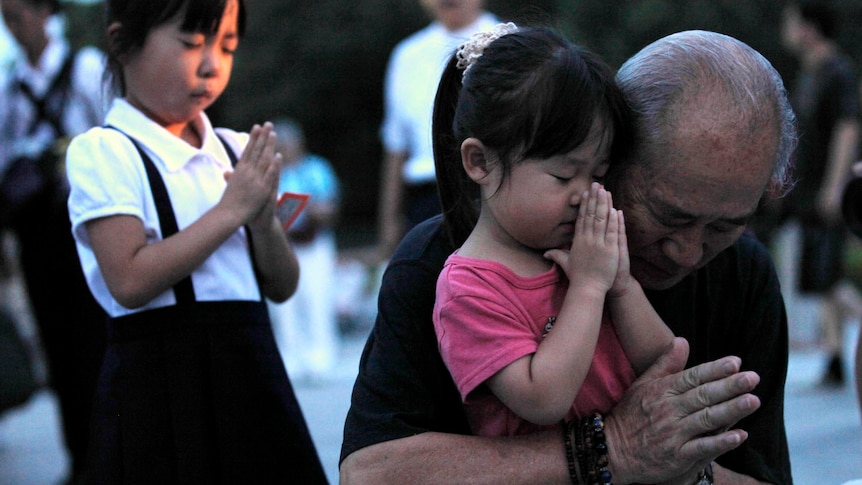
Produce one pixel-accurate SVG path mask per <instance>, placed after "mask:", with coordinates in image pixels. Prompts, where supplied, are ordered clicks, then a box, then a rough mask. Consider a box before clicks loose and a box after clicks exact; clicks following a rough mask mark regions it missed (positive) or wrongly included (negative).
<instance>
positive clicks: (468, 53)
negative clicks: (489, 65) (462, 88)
mask: <svg viewBox="0 0 862 485" xmlns="http://www.w3.org/2000/svg"><path fill="white" fill-rule="evenodd" d="M517 31H518V26H517V25H515V24H514V22H506V23H503V24H497V25H495V26H494V28H493V29H491V30H490V31H489V32H477V33H475V34H473V36H472V37H470V40H468V41H467V42H464V43H463V44H461V46H460V47H458V51H457V52H456V53H455V57H457V58H458V64H457V67H458V69H463V70H464V72H463V73H462V74H461V79H463V78H464V76H466V75H467V71H469V70H470V68H471V67H473V64H475V63H476V60H477V59H479V58H480V57H482V53H483V52H485V48H486V47H488V45H489V44H491V42H494V41H495V40H497V39H499V38H500V37H503V36H504V35H506V34H511V33H513V32H517Z"/></svg>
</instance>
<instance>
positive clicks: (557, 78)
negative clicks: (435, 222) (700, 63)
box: [432, 27, 631, 247]
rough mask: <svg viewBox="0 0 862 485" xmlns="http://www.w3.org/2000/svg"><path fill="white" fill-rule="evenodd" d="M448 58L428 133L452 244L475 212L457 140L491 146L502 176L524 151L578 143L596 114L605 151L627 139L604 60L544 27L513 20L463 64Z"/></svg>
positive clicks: (556, 151)
mask: <svg viewBox="0 0 862 485" xmlns="http://www.w3.org/2000/svg"><path fill="white" fill-rule="evenodd" d="M456 64H457V59H456V58H455V56H453V57H452V59H450V61H449V63H448V65H447V66H446V69H445V70H444V72H443V76H442V78H441V80H440V85H439V87H438V90H437V98H436V100H435V103H434V115H433V127H432V138H433V143H434V161H435V166H436V170H437V185H438V189H439V193H440V202H441V206H442V210H443V220H444V228H445V230H446V231H447V234H448V236H449V238H450V240H451V242H452V243H453V244H454V245H455V247H458V246H460V245H461V243H463V241H464V240H465V239H466V237H467V235H469V233H470V231H471V230H472V228H473V226H474V225H475V222H476V219H477V217H478V205H477V200H478V189H477V187H476V184H475V183H473V181H472V180H470V178H469V177H467V175H466V173H465V172H464V170H463V168H462V165H461V151H460V147H461V142H463V141H464V140H465V139H467V138H470V137H474V138H477V139H479V140H481V142H482V143H483V144H484V145H485V146H487V147H490V148H493V149H494V150H495V151H496V152H497V153H498V154H499V157H500V159H499V160H495V162H496V163H499V164H500V167H501V168H502V170H503V173H504V176H507V175H508V173H509V171H510V170H511V167H512V166H513V165H515V164H517V163H519V162H520V161H522V160H524V159H527V158H550V157H552V156H555V155H560V154H565V153H568V152H570V151H572V150H574V149H575V148H577V147H578V146H579V145H580V144H581V143H583V142H584V141H585V140H586V138H587V136H588V135H589V133H590V129H591V128H592V126H593V122H594V121H596V120H597V119H598V120H600V121H602V122H603V123H604V130H605V135H604V136H605V137H608V136H612V137H613V143H612V145H611V158H612V159H617V158H619V156H620V153H619V152H620V151H621V150H622V149H624V148H625V147H628V146H629V144H630V139H631V135H630V131H629V130H630V128H629V118H630V115H629V111H628V108H627V105H626V103H625V100H624V98H623V95H622V93H621V91H620V90H619V88H618V87H617V85H616V83H615V82H614V77H613V76H614V74H613V72H612V70H611V69H610V67H608V65H607V64H606V63H605V62H604V61H603V60H602V59H601V58H600V57H599V56H597V55H595V54H593V53H591V52H590V51H588V50H587V49H585V48H583V47H581V46H578V45H575V44H573V43H571V42H569V41H568V40H566V39H565V38H563V37H562V36H561V35H560V34H559V33H557V32H556V31H555V30H553V29H551V28H546V27H533V28H520V29H519V30H518V31H517V32H514V33H511V34H507V35H504V36H502V37H500V38H499V39H497V40H495V41H494V42H492V43H491V44H490V45H489V46H488V47H487V48H485V50H484V52H483V54H482V56H481V57H479V58H478V59H477V60H476V61H475V63H474V65H472V66H471V67H470V69H469V70H468V71H467V74H466V76H464V78H463V80H462V73H463V71H462V70H460V69H459V68H458V67H457V65H456Z"/></svg>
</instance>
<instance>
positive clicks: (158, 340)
mask: <svg viewBox="0 0 862 485" xmlns="http://www.w3.org/2000/svg"><path fill="white" fill-rule="evenodd" d="M127 136H128V135H127ZM130 139H131V140H132V142H133V143H134V144H135V146H136V148H137V149H138V152H139V153H140V155H141V158H142V161H143V163H144V165H145V167H146V169H147V176H148V178H149V180H150V186H151V188H152V192H153V197H154V199H155V203H156V208H157V212H158V216H159V223H160V226H161V230H162V237H163V238H167V237H169V236H171V235H172V234H175V233H176V232H177V222H176V218H175V216H174V211H173V207H172V205H171V202H170V198H169V196H168V193H167V190H166V188H165V185H164V182H163V180H162V178H161V176H160V175H159V173H158V170H157V169H156V167H155V165H154V164H153V162H152V160H150V159H149V157H148V156H147V154H146V153H145V152H144V150H143V149H142V148H141V146H140V145H139V144H138V142H137V141H136V140H134V139H132V138H131V137H130ZM222 143H224V141H223V140H222ZM225 149H226V150H227V152H228V154H229V155H230V156H231V161H232V162H233V163H234V164H236V155H235V154H234V153H233V151H232V150H231V149H230V147H228V146H227V145H226V144H225ZM249 242H251V239H250V238H249ZM252 254H253V252H252ZM173 290H174V293H175V295H176V300H177V304H176V305H174V306H171V307H165V308H158V309H154V310H147V311H143V312H140V313H136V314H132V315H126V316H122V317H118V318H113V319H111V321H110V323H109V329H108V330H109V337H108V338H109V342H108V349H107V352H106V355H105V361H104V364H103V367H102V372H101V376H100V379H99V386H98V390H97V396H96V404H95V417H94V428H93V430H94V437H93V440H92V448H91V455H90V456H91V463H92V466H91V468H90V469H91V471H92V473H93V476H92V478H93V482H94V483H99V484H142V485H143V484H146V485H154V484H159V485H169V484H182V485H189V484H207V485H209V484H244V483H253V484H267V483H298V484H325V483H327V480H326V476H325V474H324V472H323V468H322V466H321V464H320V460H319V458H318V455H317V452H316V450H315V448H314V445H313V443H312V440H311V436H310V434H309V431H308V428H307V426H306V423H305V419H304V418H303V416H302V411H301V410H300V408H299V404H298V402H297V400H296V396H295V395H294V392H293V388H292V387H291V384H290V381H289V380H288V377H287V373H286V372H285V370H284V366H283V364H282V360H281V357H280V356H279V354H278V350H277V347H276V344H275V340H274V338H273V335H272V329H271V327H270V322H269V315H268V313H267V309H266V304H265V303H264V301H263V299H262V298H261V301H216V302H198V301H196V300H195V294H194V288H193V286H192V281H191V277H187V278H185V279H184V280H182V281H180V282H179V283H178V284H177V285H176V286H175V287H174V288H173Z"/></svg>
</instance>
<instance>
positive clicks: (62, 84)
mask: <svg viewBox="0 0 862 485" xmlns="http://www.w3.org/2000/svg"><path fill="white" fill-rule="evenodd" d="M75 54H76V53H75V52H74V51H71V50H70V51H69V53H68V54H67V55H66V59H65V60H64V61H63V66H62V67H61V68H60V72H58V73H57V76H55V77H54V80H53V81H51V86H50V87H49V88H48V91H47V92H46V93H45V96H43V97H42V98H38V97H36V95H35V94H34V93H33V90H32V89H30V85H28V84H27V83H25V82H24V81H21V80H18V83H17V84H18V89H19V90H20V91H21V92H22V93H23V94H24V97H26V98H27V99H29V100H30V102H31V103H33V107H34V108H35V109H36V116H35V117H34V118H33V121H32V122H31V123H30V128H28V129H27V133H28V134H33V132H34V131H36V127H37V126H39V123H40V122H42V121H47V122H48V123H50V124H51V126H52V127H53V128H54V132H55V133H56V134H57V136H58V137H61V136H65V134H66V130H64V129H63V123H62V120H61V119H60V117H61V116H62V114H63V108H65V104H66V100H65V99H63V102H62V103H61V106H60V112H59V113H51V112H49V111H48V106H47V102H48V100H49V99H50V98H51V96H53V95H54V93H58V92H63V97H64V98H65V96H66V92H67V91H68V87H69V86H70V85H71V81H72V65H73V64H74V62H75Z"/></svg>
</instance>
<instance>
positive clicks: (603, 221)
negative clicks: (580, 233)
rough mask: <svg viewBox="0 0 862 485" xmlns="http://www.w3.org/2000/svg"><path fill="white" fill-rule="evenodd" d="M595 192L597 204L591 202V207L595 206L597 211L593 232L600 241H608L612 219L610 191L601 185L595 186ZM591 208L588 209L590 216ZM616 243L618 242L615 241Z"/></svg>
mask: <svg viewBox="0 0 862 485" xmlns="http://www.w3.org/2000/svg"><path fill="white" fill-rule="evenodd" d="M593 187H594V191H595V202H591V203H590V205H593V204H595V210H594V211H593V214H594V216H593V217H592V219H593V226H594V228H593V230H594V231H595V233H596V235H597V236H598V240H599V241H605V240H606V239H607V230H608V222H609V219H610V211H611V205H610V203H609V202H608V195H609V193H608V191H607V190H605V188H604V187H602V186H600V185H599V184H593ZM589 212H590V207H587V213H588V214H589ZM614 243H616V241H614Z"/></svg>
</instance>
